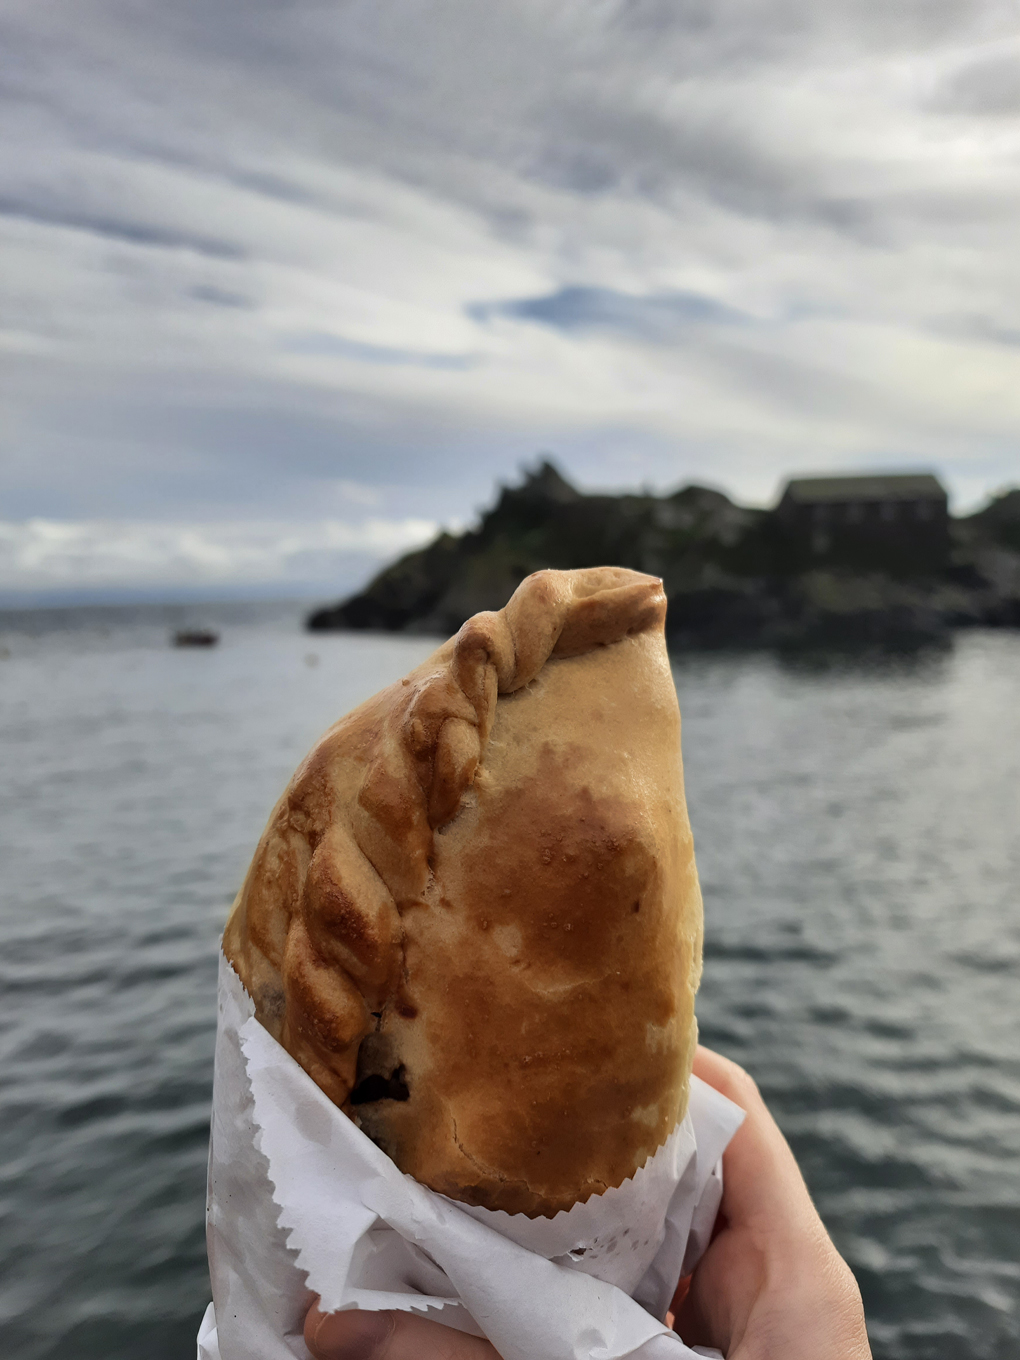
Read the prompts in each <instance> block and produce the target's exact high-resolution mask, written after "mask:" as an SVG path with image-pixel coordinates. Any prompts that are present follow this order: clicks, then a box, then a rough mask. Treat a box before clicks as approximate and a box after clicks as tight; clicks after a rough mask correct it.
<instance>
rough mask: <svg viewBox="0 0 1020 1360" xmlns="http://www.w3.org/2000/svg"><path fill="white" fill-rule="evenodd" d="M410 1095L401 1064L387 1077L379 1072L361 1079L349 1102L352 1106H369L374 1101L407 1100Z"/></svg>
mask: <svg viewBox="0 0 1020 1360" xmlns="http://www.w3.org/2000/svg"><path fill="white" fill-rule="evenodd" d="M410 1094H411V1092H410V1091H409V1090H408V1089H407V1081H406V1080H405V1072H404V1065H403V1063H401V1064H400V1066H399V1067H398V1068H397V1070H396V1071H395V1072H391V1073H390V1075H389V1076H388V1077H384V1076H382V1075H381V1073H379V1072H373V1073H372V1074H371V1075H370V1076H367V1077H363V1078H362V1079H361V1081H359V1082H358V1084H357V1086H355V1088H354V1090H353V1091H352V1092H351V1095H350V1101H351V1104H352V1105H370V1104H372V1102H373V1101H376V1100H407V1098H408V1096H410Z"/></svg>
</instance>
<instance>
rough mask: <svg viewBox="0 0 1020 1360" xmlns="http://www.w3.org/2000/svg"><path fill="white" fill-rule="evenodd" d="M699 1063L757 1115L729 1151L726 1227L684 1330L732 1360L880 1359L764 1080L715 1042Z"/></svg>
mask: <svg viewBox="0 0 1020 1360" xmlns="http://www.w3.org/2000/svg"><path fill="white" fill-rule="evenodd" d="M694 1071H695V1073H696V1074H697V1075H698V1076H699V1077H700V1078H701V1079H702V1081H705V1082H707V1083H708V1084H709V1086H714V1087H715V1089H716V1090H717V1091H721V1092H722V1094H723V1095H724V1096H728V1097H729V1098H730V1100H732V1101H734V1103H735V1104H737V1105H739V1106H740V1108H741V1109H742V1110H745V1111H746V1112H747V1118H746V1119H745V1120H744V1122H743V1124H742V1125H741V1126H740V1128H739V1129H738V1130H737V1132H736V1133H735V1134H734V1135H733V1138H732V1140H731V1142H730V1145H729V1147H728V1148H727V1149H726V1151H725V1153H724V1154H723V1199H722V1206H721V1208H720V1219H719V1221H718V1223H717V1225H716V1235H715V1237H714V1238H713V1240H712V1244H711V1246H710V1247H709V1249H708V1251H706V1253H705V1255H704V1256H703V1257H702V1259H701V1260H700V1261H699V1263H698V1265H697V1268H696V1269H695V1271H694V1274H693V1275H692V1276H691V1277H690V1278H689V1279H688V1280H681V1282H680V1285H679V1287H678V1289H677V1293H676V1296H675V1297H674V1300H673V1312H674V1315H675V1320H674V1324H673V1325H674V1327H675V1329H676V1331H678V1332H679V1333H680V1335H681V1337H682V1338H683V1339H684V1341H685V1342H686V1343H687V1345H689V1346H715V1347H717V1348H718V1349H719V1350H721V1351H722V1353H723V1354H724V1355H725V1356H726V1357H727V1360H871V1348H870V1346H869V1345H868V1333H867V1329H866V1327H865V1324H864V1308H863V1305H862V1304H861V1295H860V1290H859V1289H858V1288H857V1282H856V1280H855V1279H854V1277H853V1275H852V1274H851V1272H850V1268H849V1266H847V1264H846V1262H845V1261H844V1260H843V1258H842V1257H841V1256H840V1255H839V1253H838V1252H837V1251H836V1248H835V1247H834V1246H833V1244H832V1241H831V1239H830V1237H829V1235H828V1233H827V1232H826V1231H825V1227H824V1225H823V1223H822V1220H821V1219H820V1218H819V1216H818V1211H817V1209H816V1208H815V1206H814V1204H812V1202H811V1196H810V1195H809V1194H808V1189H807V1186H806V1185H805V1184H804V1178H803V1176H802V1175H801V1174H800V1168H799V1167H798V1166H797V1163H796V1161H795V1160H794V1156H793V1153H792V1152H791V1151H790V1146H789V1144H788V1143H787V1141H786V1139H785V1138H784V1137H783V1135H782V1133H781V1132H780V1131H779V1127H778V1125H777V1124H776V1122H775V1120H774V1119H773V1118H772V1116H771V1115H770V1114H769V1112H768V1109H767V1108H766V1105H765V1102H764V1101H763V1100H762V1098H761V1094H760V1093H759V1091H758V1087H757V1086H756V1085H755V1083H754V1081H753V1080H752V1079H751V1077H750V1076H748V1074H747V1073H746V1072H745V1071H744V1070H743V1068H742V1067H738V1066H737V1064H736V1063H734V1062H730V1061H729V1059H728V1058H723V1057H721V1056H720V1055H719V1054H718V1053H713V1052H712V1051H711V1049H708V1048H701V1047H699V1049H698V1051H697V1055H696V1057H695V1060H694Z"/></svg>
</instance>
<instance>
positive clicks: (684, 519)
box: [308, 461, 1020, 647]
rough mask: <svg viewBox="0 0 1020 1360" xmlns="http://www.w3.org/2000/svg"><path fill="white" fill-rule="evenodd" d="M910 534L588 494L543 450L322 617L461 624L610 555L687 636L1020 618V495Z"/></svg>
mask: <svg viewBox="0 0 1020 1360" xmlns="http://www.w3.org/2000/svg"><path fill="white" fill-rule="evenodd" d="M879 480H880V479H879ZM929 480H930V479H929ZM876 508H878V509H880V508H881V507H876ZM943 517H944V518H945V516H944V510H943ZM910 534H911V526H910V524H909V523H908V522H906V521H905V520H904V521H901V522H897V523H895V524H890V525H889V526H888V532H887V534H886V541H887V546H888V543H889V542H891V543H892V544H893V546H894V547H895V548H896V552H895V553H894V554H890V553H889V552H888V551H877V550H876V549H875V546H874V543H869V542H865V541H864V540H863V539H862V540H861V541H860V543H858V544H855V541H854V540H853V539H852V537H851V538H850V539H846V540H845V541H843V540H838V539H837V540H836V541H835V543H834V545H833V546H830V545H829V537H830V536H828V535H825V536H823V537H821V538H819V536H817V535H816V536H815V537H814V538H813V539H810V540H805V537H804V535H803V534H800V533H798V532H796V530H795V529H794V528H793V527H791V524H790V523H789V521H788V520H787V519H784V516H783V515H782V514H781V513H780V509H777V510H761V509H752V508H748V507H746V506H741V505H737V504H735V503H734V502H733V501H731V500H730V499H729V498H728V497H727V496H725V495H723V494H722V492H720V491H715V490H711V489H710V488H708V487H703V486H687V487H684V488H683V489H682V490H679V491H676V492H674V493H672V494H671V495H665V496H654V495H648V494H622V495H605V494H591V495H589V494H587V493H585V492H582V491H579V490H578V489H577V488H576V487H574V486H572V485H571V484H570V483H569V482H568V481H567V480H566V479H565V478H564V477H563V476H562V474H561V473H560V472H559V471H558V469H557V468H556V467H555V466H554V465H553V464H552V463H550V462H548V461H542V462H540V463H539V464H538V465H537V466H535V467H534V468H533V469H531V470H529V471H528V472H527V473H526V474H525V476H524V479H523V481H522V482H521V483H520V485H517V486H512V487H503V488H502V489H501V490H500V494H499V496H498V499H497V501H496V504H495V505H494V506H493V507H492V508H491V509H490V510H487V511H486V512H485V513H484V514H483V515H482V516H481V519H480V521H479V522H478V524H477V526H476V527H474V528H472V529H469V530H468V531H467V532H465V533H462V534H450V533H443V534H440V535H439V537H438V538H436V539H435V541H434V542H432V543H430V544H428V546H427V547H424V548H421V549H418V550H417V551H415V552H411V553H408V554H406V555H405V556H404V557H401V558H400V559H399V560H398V561H397V562H394V563H393V564H392V565H390V566H388V567H386V568H385V569H384V570H383V571H381V572H379V574H378V575H377V576H376V577H375V578H374V579H373V580H372V581H371V582H369V584H368V585H367V586H366V587H365V589H364V590H362V591H360V592H359V593H358V594H356V595H353V596H351V597H350V598H349V599H346V600H343V601H342V602H340V603H339V604H336V605H332V606H329V607H326V608H323V609H319V610H316V611H315V612H314V613H313V614H312V615H311V616H310V617H309V619H308V627H309V628H310V629H312V630H313V631H326V630H331V629H370V630H376V631H385V632H408V633H432V634H437V635H449V634H450V633H453V632H455V631H456V630H457V629H458V628H459V627H460V625H461V624H462V623H463V622H464V620H465V619H467V618H469V617H470V616H471V615H472V614H475V613H477V612H478V611H479V610H482V609H499V608H501V607H502V606H503V605H504V604H505V603H506V601H507V600H508V599H509V597H510V595H511V594H512V593H513V591H514V590H515V588H516V587H517V585H518V584H519V583H520V581H521V580H523V578H524V577H525V576H527V575H528V574H529V573H531V572H533V571H538V570H540V569H541V568H543V567H558V568H571V567H589V566H603V565H618V566H624V567H632V568H634V569H635V570H637V571H644V572H650V573H652V574H654V575H656V576H661V577H662V579H663V581H664V583H665V587H666V593H667V596H668V598H669V614H668V625H667V626H668V630H669V636H670V640H671V642H672V643H673V644H674V645H677V646H694V647H784V646H785V647H796V646H823V647H828V646H836V647H844V646H850V647H860V646H865V647H867V646H880V647H910V646H916V645H919V644H923V643H925V642H929V641H935V640H938V639H939V638H944V637H945V636H946V635H947V634H948V633H949V631H950V630H952V629H955V628H962V627H974V626H984V627H1020V490H1012V491H1009V492H1006V493H1004V494H1002V495H1001V496H998V497H996V498H995V499H993V500H992V501H991V503H990V504H989V505H987V506H986V507H984V508H983V509H982V510H980V511H978V512H977V513H976V514H973V515H968V516H966V517H963V518H949V519H948V520H947V521H946V522H945V546H944V551H942V552H941V553H940V554H938V557H937V560H932V558H931V554H930V553H928V554H926V555H925V554H921V553H920V552H918V554H917V555H916V558H915V557H912V553H911V538H910Z"/></svg>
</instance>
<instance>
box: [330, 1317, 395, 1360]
mask: <svg viewBox="0 0 1020 1360" xmlns="http://www.w3.org/2000/svg"><path fill="white" fill-rule="evenodd" d="M393 1321H394V1319H393V1314H392V1313H366V1312H361V1311H358V1312H345V1313H327V1314H326V1315H325V1317H324V1318H323V1319H322V1321H321V1322H320V1323H319V1325H318V1327H316V1329H315V1339H314V1342H313V1344H314V1347H315V1350H316V1351H318V1352H319V1353H320V1354H321V1355H322V1356H324V1357H326V1356H328V1357H329V1360H376V1357H377V1356H380V1355H381V1354H382V1352H383V1348H384V1347H385V1344H386V1342H387V1341H388V1340H389V1338H390V1334H391V1332H392V1331H393Z"/></svg>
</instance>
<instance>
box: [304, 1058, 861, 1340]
mask: <svg viewBox="0 0 1020 1360" xmlns="http://www.w3.org/2000/svg"><path fill="white" fill-rule="evenodd" d="M694 1070H695V1072H696V1073H697V1075H698V1076H699V1077H701V1079H702V1080H703V1081H706V1082H707V1083H708V1084H709V1085H710V1086H714V1087H715V1089H716V1090H717V1091H721V1092H722V1094H723V1095H725V1096H728V1097H729V1098H730V1100H732V1101H734V1102H735V1103H736V1104H737V1105H739V1106H740V1107H741V1109H743V1110H745V1111H746V1113H747V1118H746V1119H745V1120H744V1123H743V1124H742V1125H741V1127H740V1128H739V1129H738V1131H737V1132H736V1133H735V1134H734V1136H733V1139H732V1141H731V1142H730V1145H729V1147H728V1148H727V1149H726V1152H725V1153H724V1154H723V1201H722V1207H721V1210H720V1220H719V1225H720V1226H718V1227H717V1232H716V1236H715V1237H714V1239H713V1241H712V1244H711V1246H710V1247H709V1249H708V1251H707V1252H706V1253H705V1255H704V1257H703V1258H702V1260H701V1261H700V1262H699V1264H698V1267H697V1269H696V1270H695V1271H694V1274H693V1275H692V1276H690V1277H689V1278H688V1279H686V1280H681V1282H680V1285H679V1287H678V1289H677V1293H676V1296H675V1297H674V1300H673V1312H674V1314H675V1321H674V1327H675V1329H676V1331H677V1332H679V1334H680V1336H681V1337H682V1338H683V1340H684V1341H685V1342H686V1343H687V1344H688V1345H690V1346H715V1347H717V1348H718V1349H719V1350H721V1351H722V1352H723V1354H724V1355H725V1356H727V1360H870V1358H871V1350H870V1348H869V1346H868V1337H867V1331H866V1329H865V1325H864V1310H863V1308H862V1306H861V1296H860V1292H859V1291H858V1289H857V1284H856V1281H855V1280H854V1277H853V1275H852V1274H851V1273H850V1270H849V1268H848V1267H847V1265H846V1264H845V1262H844V1261H843V1260H842V1258H841V1257H840V1255H839V1253H838V1252H837V1251H836V1248H835V1247H834V1246H833V1245H832V1242H831V1240H830V1239H829V1236H828V1234H827V1233H826V1231H825V1228H824V1226H823V1224H822V1221H821V1219H820V1218H819V1217H818V1212H817V1210H816V1209H815V1206H814V1205H813V1204H812V1202H811V1197H810V1195H809V1194H808V1190H807V1186H806V1185H805V1184H804V1178H803V1177H802V1176H801V1174H800V1170H799V1168H798V1166H797V1163H796V1161H795V1160H794V1156H793V1153H792V1152H791V1151H790V1148H789V1145H788V1143H787V1142H786V1139H785V1138H784V1137H783V1135H782V1133H780V1131H779V1128H778V1126H777V1125H776V1122H775V1120H774V1119H773V1118H772V1116H771V1115H770V1114H769V1112H768V1110H767V1108H766V1106H765V1102H764V1101H763V1100H762V1098H761V1095H760V1094H759V1091H758V1088H757V1086H756V1085H755V1083H754V1081H753V1080H752V1079H751V1077H750V1076H748V1074H747V1073H746V1072H745V1071H744V1070H743V1068H741V1067H738V1066H737V1064H736V1063H733V1062H730V1061H729V1060H728V1059H727V1058H723V1057H721V1056H720V1055H719V1054H718V1053H713V1052H712V1051H711V1050H710V1049H707V1048H699V1049H698V1052H697V1056H696V1058H695V1062H694ZM305 1344H306V1345H307V1346H308V1349H309V1350H310V1351H311V1353H312V1355H313V1356H314V1357H315V1360H499V1356H498V1355H497V1352H496V1351H495V1350H494V1349H493V1347H492V1346H491V1345H490V1344H489V1342H487V1341H483V1340H481V1339H480V1338H479V1337H474V1336H467V1335H466V1334H465V1333H463V1332H456V1331H453V1330H452V1329H451V1328H449V1327H444V1326H442V1325H441V1324H440V1323H438V1322H431V1321H429V1320H428V1319H426V1318H421V1317H416V1316H415V1315H414V1314H411V1313H403V1312H394V1313H388V1312H386V1313H365V1312H342V1313H321V1312H320V1311H319V1310H318V1308H317V1307H313V1308H312V1309H311V1311H310V1312H309V1314H308V1317H307V1318H306V1320H305Z"/></svg>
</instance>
